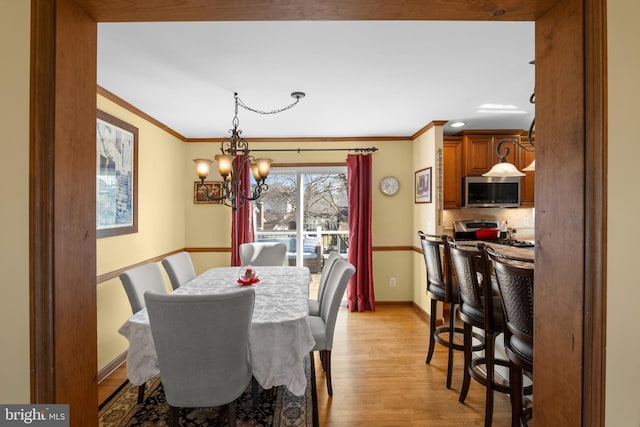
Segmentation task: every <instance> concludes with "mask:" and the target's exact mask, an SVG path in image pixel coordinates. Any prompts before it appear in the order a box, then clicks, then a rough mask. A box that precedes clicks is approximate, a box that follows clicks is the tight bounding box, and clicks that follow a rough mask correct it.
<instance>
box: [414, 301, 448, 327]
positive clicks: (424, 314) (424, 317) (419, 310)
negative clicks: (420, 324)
mask: <svg viewBox="0 0 640 427" xmlns="http://www.w3.org/2000/svg"><path fill="white" fill-rule="evenodd" d="M410 304H411V305H412V306H413V309H414V310H415V312H416V313H417V314H418V316H419V317H420V318H421V319H422V320H424V321H425V322H426V323H427V325H428V324H429V323H430V321H431V315H430V314H429V313H427V312H426V311H424V309H423V308H422V307H420V306H419V305H418V304H416V303H415V302H411V303H410ZM442 325H444V320H442V319H436V326H438V327H440V326H442Z"/></svg>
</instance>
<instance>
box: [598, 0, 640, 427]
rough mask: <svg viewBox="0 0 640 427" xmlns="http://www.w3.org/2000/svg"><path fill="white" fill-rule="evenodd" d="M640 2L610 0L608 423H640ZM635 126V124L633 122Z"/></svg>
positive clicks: (606, 410) (608, 33)
mask: <svg viewBox="0 0 640 427" xmlns="http://www.w3.org/2000/svg"><path fill="white" fill-rule="evenodd" d="M638 16H640V2H638V1H637V0H610V1H608V2H607V17H608V30H607V37H608V61H609V62H608V73H609V82H608V91H609V93H608V95H609V100H608V108H609V111H608V121H609V123H608V132H609V138H608V145H609V147H608V157H609V158H608V161H609V167H608V177H607V178H608V181H609V182H608V207H607V218H608V223H607V228H608V230H607V240H608V243H607V250H608V254H607V338H606V345H607V355H606V408H605V415H606V425H607V426H610V427H618V426H622V427H627V426H633V427H636V426H639V425H640V408H639V407H638V384H639V383H640V367H638V363H637V361H638V354H639V353H640V327H638V320H637V318H636V316H635V314H636V308H635V306H634V305H635V303H636V302H637V301H639V300H640V286H638V285H639V280H638V267H637V265H638V258H637V257H636V250H637V249H636V242H637V241H638V239H640V230H638V228H637V227H634V226H633V225H632V224H635V223H636V222H637V218H638V212H639V211H640V201H638V198H637V196H636V195H637V194H638V187H637V182H638V177H637V175H636V171H637V167H638V159H640V144H638V141H637V139H638V138H637V136H636V135H635V132H633V131H631V129H630V127H629V125H630V124H632V123H635V121H636V120H637V119H638V115H640V107H639V106H638V98H639V97H640V84H639V83H638V81H639V80H638V76H640V27H638V23H637V17H638ZM632 126H633V125H632Z"/></svg>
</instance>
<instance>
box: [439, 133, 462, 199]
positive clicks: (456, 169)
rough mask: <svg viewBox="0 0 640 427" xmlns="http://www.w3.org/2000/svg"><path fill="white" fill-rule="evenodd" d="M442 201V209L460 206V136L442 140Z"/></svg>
mask: <svg viewBox="0 0 640 427" xmlns="http://www.w3.org/2000/svg"><path fill="white" fill-rule="evenodd" d="M442 154H443V156H442V157H443V171H442V181H443V183H442V186H443V189H442V191H443V195H442V203H443V205H444V207H443V208H444V209H458V208H461V207H462V167H463V166H462V163H463V162H462V138H459V137H458V138H445V139H444V142H443V151H442Z"/></svg>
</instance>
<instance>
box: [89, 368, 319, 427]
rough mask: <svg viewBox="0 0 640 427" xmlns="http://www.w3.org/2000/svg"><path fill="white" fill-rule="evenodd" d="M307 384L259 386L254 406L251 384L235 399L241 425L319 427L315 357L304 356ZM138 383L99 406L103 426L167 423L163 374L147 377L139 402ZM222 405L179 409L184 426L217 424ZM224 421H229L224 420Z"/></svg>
mask: <svg viewBox="0 0 640 427" xmlns="http://www.w3.org/2000/svg"><path fill="white" fill-rule="evenodd" d="M305 371H306V373H307V388H306V391H305V394H304V395H303V396H295V395H293V394H291V393H290V392H289V390H287V388H286V387H283V386H280V387H277V388H275V392H273V393H271V392H270V391H269V390H263V389H262V388H261V387H259V395H258V405H257V407H256V408H255V409H254V406H253V394H252V391H251V386H249V387H248V388H247V390H245V392H244V393H243V394H242V396H240V398H239V399H238V401H237V403H236V423H237V425H238V427H242V426H254V427H290V426H291V427H318V425H319V423H318V407H317V406H318V403H317V396H316V382H315V369H314V367H313V359H311V358H309V357H308V356H307V357H306V359H305ZM137 398H138V387H133V386H131V385H130V384H128V383H125V384H124V385H123V386H122V387H121V388H120V389H119V390H117V391H116V392H115V393H114V394H113V395H112V396H111V397H110V398H109V399H108V400H107V401H106V402H105V403H104V404H103V405H102V406H101V408H100V411H99V425H100V426H101V427H129V426H131V427H133V426H145V427H147V426H167V425H168V419H169V405H167V402H166V400H165V396H164V391H163V388H162V383H161V382H160V377H154V378H152V379H150V380H149V381H147V385H146V392H145V401H144V402H143V403H142V404H139V405H138V404H137ZM220 415H222V416H224V414H223V413H222V408H187V409H182V410H181V412H180V425H181V426H211V425H216V423H217V419H218V416H220ZM224 425H225V426H226V425H228V423H227V421H226V420H225V423H224Z"/></svg>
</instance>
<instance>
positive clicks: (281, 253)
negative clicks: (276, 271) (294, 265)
mask: <svg viewBox="0 0 640 427" xmlns="http://www.w3.org/2000/svg"><path fill="white" fill-rule="evenodd" d="M239 251H240V252H239V253H240V262H241V263H242V265H253V266H281V265H284V261H285V259H286V257H287V245H286V244H285V243H284V242H253V243H243V244H241V245H240V248H239Z"/></svg>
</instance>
